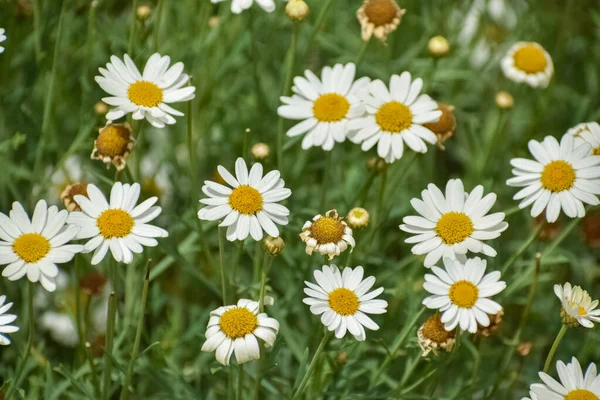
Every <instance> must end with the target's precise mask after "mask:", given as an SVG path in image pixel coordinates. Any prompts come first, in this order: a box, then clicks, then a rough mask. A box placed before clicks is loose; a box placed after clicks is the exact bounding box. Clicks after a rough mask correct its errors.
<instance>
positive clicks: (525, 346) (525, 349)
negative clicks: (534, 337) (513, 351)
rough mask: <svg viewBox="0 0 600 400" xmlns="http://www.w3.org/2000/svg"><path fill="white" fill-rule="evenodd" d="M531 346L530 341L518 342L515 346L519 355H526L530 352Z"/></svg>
mask: <svg viewBox="0 0 600 400" xmlns="http://www.w3.org/2000/svg"><path fill="white" fill-rule="evenodd" d="M532 347H533V343H531V342H524V343H519V345H518V346H517V353H519V355H520V356H521V357H526V356H528V355H529V353H530V352H531V348H532Z"/></svg>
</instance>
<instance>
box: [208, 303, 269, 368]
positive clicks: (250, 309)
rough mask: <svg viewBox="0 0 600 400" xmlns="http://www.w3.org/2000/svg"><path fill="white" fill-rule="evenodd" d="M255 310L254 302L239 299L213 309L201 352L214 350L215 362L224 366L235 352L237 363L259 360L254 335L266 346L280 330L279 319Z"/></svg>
mask: <svg viewBox="0 0 600 400" xmlns="http://www.w3.org/2000/svg"><path fill="white" fill-rule="evenodd" d="M258 309H259V304H258V302H257V301H251V300H247V299H240V300H239V301H238V302H237V305H236V306H233V305H232V306H224V307H219V308H217V309H216V310H214V311H212V312H211V313H210V319H209V320H208V326H207V327H206V342H204V344H203V345H202V351H206V352H212V351H215V355H216V357H217V361H218V362H220V363H221V364H223V365H229V359H230V358H231V355H232V354H233V353H234V352H235V359H236V360H237V363H238V364H242V363H245V362H248V361H251V360H258V359H259V358H260V347H259V345H258V340H257V338H259V339H262V340H263V341H264V342H265V347H271V346H273V343H275V339H276V337H277V333H278V332H279V322H277V320H275V319H274V318H270V317H269V316H268V315H267V314H265V313H259V312H258Z"/></svg>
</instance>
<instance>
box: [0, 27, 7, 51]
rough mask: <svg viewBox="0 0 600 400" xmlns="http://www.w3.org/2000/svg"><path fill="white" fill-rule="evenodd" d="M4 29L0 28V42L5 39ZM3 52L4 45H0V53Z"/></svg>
mask: <svg viewBox="0 0 600 400" xmlns="http://www.w3.org/2000/svg"><path fill="white" fill-rule="evenodd" d="M5 33H6V30H5V29H4V28H0V43H2V42H4V41H5V40H6V35H5ZM2 53H4V47H2V46H0V54H2Z"/></svg>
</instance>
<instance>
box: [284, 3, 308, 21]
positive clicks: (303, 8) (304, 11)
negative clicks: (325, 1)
mask: <svg viewBox="0 0 600 400" xmlns="http://www.w3.org/2000/svg"><path fill="white" fill-rule="evenodd" d="M285 13H286V14H287V16H288V18H289V19H291V20H292V21H296V22H301V21H304V20H305V19H306V17H308V15H309V14H310V9H309V8H308V4H306V2H305V1H304V0H290V1H289V3H288V4H287V6H285Z"/></svg>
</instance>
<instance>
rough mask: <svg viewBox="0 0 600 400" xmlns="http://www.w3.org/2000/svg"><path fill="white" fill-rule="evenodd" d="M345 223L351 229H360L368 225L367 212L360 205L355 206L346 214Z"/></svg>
mask: <svg viewBox="0 0 600 400" xmlns="http://www.w3.org/2000/svg"><path fill="white" fill-rule="evenodd" d="M346 223H347V224H348V226H349V227H350V228H352V229H362V228H366V227H367V226H369V212H368V211H367V210H365V209H364V208H362V207H355V208H353V209H352V210H350V212H349V213H348V215H347V216H346Z"/></svg>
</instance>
